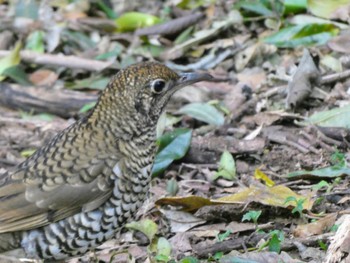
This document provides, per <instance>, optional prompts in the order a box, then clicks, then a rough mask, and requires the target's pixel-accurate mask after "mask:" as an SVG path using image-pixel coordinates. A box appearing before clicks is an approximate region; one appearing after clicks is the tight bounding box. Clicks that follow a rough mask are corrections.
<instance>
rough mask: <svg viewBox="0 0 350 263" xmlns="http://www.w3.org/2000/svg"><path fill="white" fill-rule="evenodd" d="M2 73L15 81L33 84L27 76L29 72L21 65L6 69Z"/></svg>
mask: <svg viewBox="0 0 350 263" xmlns="http://www.w3.org/2000/svg"><path fill="white" fill-rule="evenodd" d="M2 74H3V75H4V76H6V77H9V78H11V79H13V80H14V81H16V82H17V83H19V84H21V85H23V86H30V85H32V83H31V82H30V80H29V79H28V77H27V74H26V73H25V72H24V70H23V69H22V67H21V66H20V65H17V66H13V67H10V68H7V69H5V71H4V72H3V73H2Z"/></svg>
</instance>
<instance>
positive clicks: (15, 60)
mask: <svg viewBox="0 0 350 263" xmlns="http://www.w3.org/2000/svg"><path fill="white" fill-rule="evenodd" d="M21 48H22V44H21V42H17V44H16V46H15V48H14V49H13V50H12V51H11V52H10V54H8V55H7V56H6V57H4V58H2V59H1V60H0V82H1V81H3V80H4V79H5V78H6V76H5V75H4V72H5V71H6V70H7V69H8V68H11V67H13V66H16V65H18V64H19V62H20V61H21V56H20V51H21Z"/></svg>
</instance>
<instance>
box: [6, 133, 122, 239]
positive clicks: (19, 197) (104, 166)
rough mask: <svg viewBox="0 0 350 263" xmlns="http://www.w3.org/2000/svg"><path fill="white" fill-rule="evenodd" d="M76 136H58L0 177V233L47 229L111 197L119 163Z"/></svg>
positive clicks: (87, 138)
mask: <svg viewBox="0 0 350 263" xmlns="http://www.w3.org/2000/svg"><path fill="white" fill-rule="evenodd" d="M71 129H72V128H71ZM75 133H76V132H70V131H69V130H68V131H65V132H62V133H60V134H58V135H57V136H56V137H55V138H54V139H53V140H51V142H50V143H49V144H48V145H46V146H45V147H43V148H41V149H40V150H38V151H37V152H36V153H35V154H34V155H33V156H32V157H30V158H29V159H27V160H26V161H25V162H24V163H22V164H20V165H19V166H18V167H17V169H16V170H14V171H13V172H9V173H5V174H3V175H2V176H0V233H3V232H10V231H20V230H29V229H33V228H38V227H41V226H45V225H48V224H50V223H52V222H56V221H58V220H61V219H63V218H66V217H69V216H72V215H74V214H76V213H79V212H81V211H90V210H93V209H96V208H98V207H99V206H100V205H101V204H102V203H104V202H105V201H106V200H107V199H108V198H109V197H110V195H111V193H112V190H113V181H112V180H111V178H110V176H111V174H112V169H113V166H114V165H115V164H116V163H117V162H118V160H119V159H120V158H119V157H117V156H115V155H111V154H110V153H108V154H106V152H104V151H102V150H100V149H99V148H101V147H102V146H101V145H100V146H101V147H99V145H97V143H96V142H95V141H94V140H92V139H91V138H89V136H87V135H84V136H76V134H75ZM84 137H86V138H84Z"/></svg>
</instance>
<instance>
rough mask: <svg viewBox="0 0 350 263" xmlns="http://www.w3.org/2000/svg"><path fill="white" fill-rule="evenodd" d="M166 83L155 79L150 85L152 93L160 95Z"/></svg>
mask: <svg viewBox="0 0 350 263" xmlns="http://www.w3.org/2000/svg"><path fill="white" fill-rule="evenodd" d="M165 87H166V82H165V80H164V79H156V80H154V81H153V82H152V83H151V90H152V92H153V93H156V94H160V93H162V92H163V91H164V90H165Z"/></svg>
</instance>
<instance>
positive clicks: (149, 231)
mask: <svg viewBox="0 0 350 263" xmlns="http://www.w3.org/2000/svg"><path fill="white" fill-rule="evenodd" d="M125 227H126V228H128V229H132V230H137V231H140V232H142V233H144V234H145V236H147V237H148V240H149V241H150V242H152V240H153V238H154V236H155V234H156V233H157V231H158V226H157V224H156V223H154V222H153V221H152V220H150V219H143V220H140V221H138V222H136V221H133V222H130V223H128V224H126V225H125Z"/></svg>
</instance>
